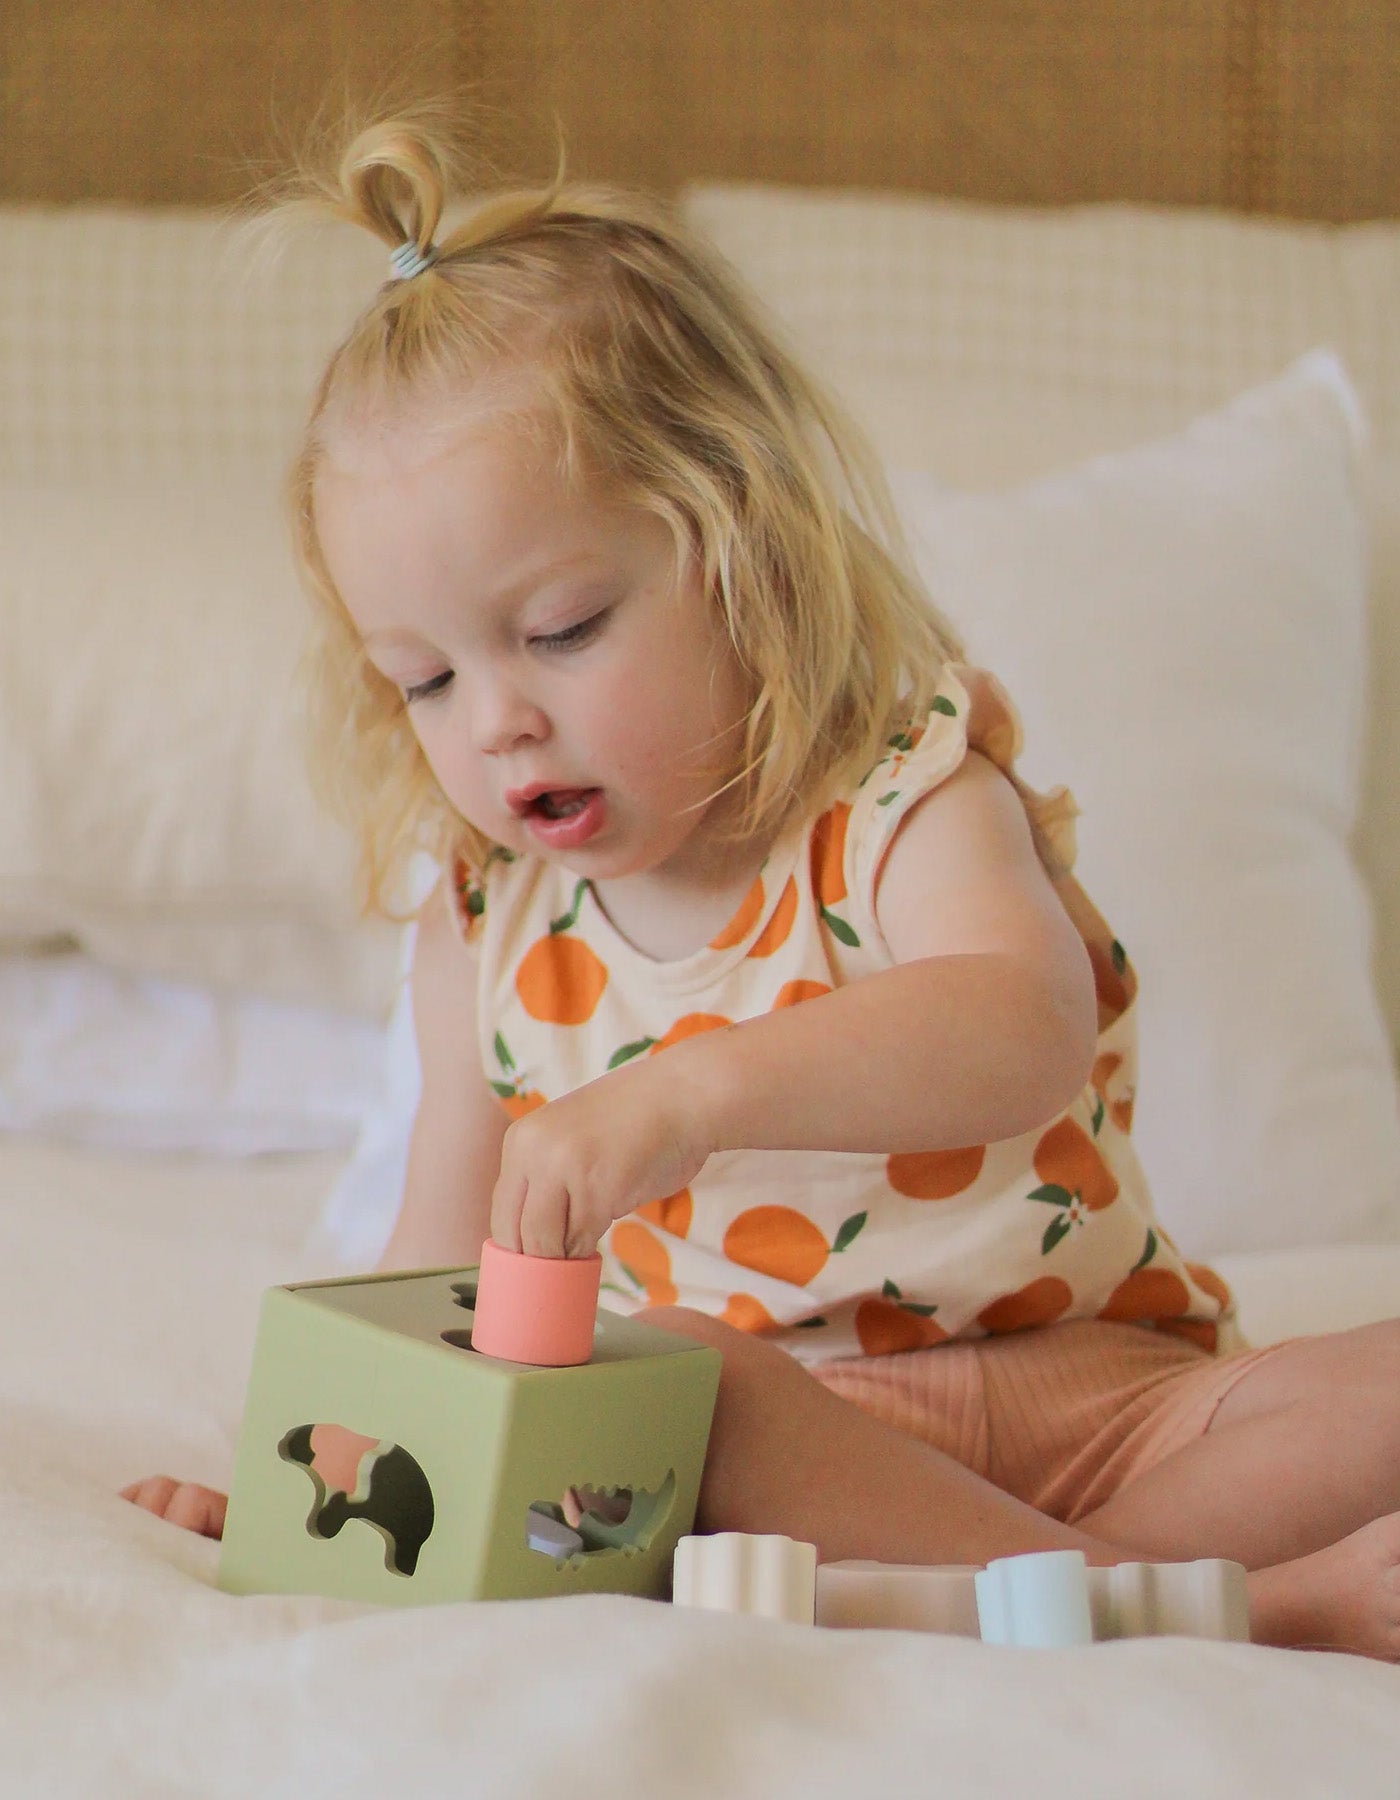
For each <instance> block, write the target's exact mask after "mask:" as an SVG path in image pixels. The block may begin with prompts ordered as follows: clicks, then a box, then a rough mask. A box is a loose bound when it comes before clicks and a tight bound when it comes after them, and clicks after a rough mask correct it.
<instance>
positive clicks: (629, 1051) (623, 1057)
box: [608, 1037, 656, 1069]
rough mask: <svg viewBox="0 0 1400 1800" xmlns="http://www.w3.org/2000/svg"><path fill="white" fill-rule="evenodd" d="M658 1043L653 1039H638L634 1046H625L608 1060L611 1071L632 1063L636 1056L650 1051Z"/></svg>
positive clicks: (615, 1051)
mask: <svg viewBox="0 0 1400 1800" xmlns="http://www.w3.org/2000/svg"><path fill="white" fill-rule="evenodd" d="M655 1042H656V1039H655V1038H653V1037H644V1038H638V1039H637V1041H636V1043H634V1044H624V1045H623V1046H622V1048H621V1049H620V1050H614V1051H613V1053H612V1055H611V1056H610V1057H609V1058H608V1067H609V1068H610V1069H620V1068H621V1067H622V1065H623V1063H625V1062H631V1060H632V1058H633V1057H634V1056H640V1055H641V1054H642V1052H643V1051H644V1050H650V1049H651V1047H652V1045H653V1044H654V1043H655Z"/></svg>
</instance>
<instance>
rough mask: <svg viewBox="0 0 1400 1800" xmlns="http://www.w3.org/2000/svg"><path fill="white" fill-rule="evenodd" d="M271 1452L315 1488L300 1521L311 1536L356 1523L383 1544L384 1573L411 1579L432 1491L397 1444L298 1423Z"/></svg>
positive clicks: (428, 1527)
mask: <svg viewBox="0 0 1400 1800" xmlns="http://www.w3.org/2000/svg"><path fill="white" fill-rule="evenodd" d="M277 1454H278V1455H279V1456H280V1457H281V1458H282V1460H283V1462H290V1463H296V1464H297V1465H298V1466H299V1467H300V1468H303V1469H305V1470H306V1473H307V1475H308V1476H309V1477H310V1479H311V1484H312V1486H313V1487H314V1488H315V1490H316V1496H315V1500H314V1503H313V1505H312V1508H311V1511H310V1513H309V1514H308V1515H307V1520H306V1529H307V1530H308V1531H309V1532H310V1534H311V1536H312V1537H316V1538H333V1537H337V1536H338V1535H339V1534H340V1532H341V1530H342V1529H343V1528H344V1527H345V1526H346V1525H347V1524H348V1523H349V1522H350V1521H351V1520H352V1519H363V1521H364V1522H365V1524H366V1525H368V1526H370V1527H371V1528H372V1529H373V1530H375V1531H377V1532H378V1533H379V1535H380V1537H382V1538H383V1539H384V1546H385V1548H384V1567H385V1568H386V1569H387V1570H388V1571H389V1572H390V1574H391V1575H412V1574H413V1573H414V1571H415V1570H416V1569H417V1567H418V1558H419V1556H420V1554H421V1553H422V1549H423V1546H424V1544H426V1543H427V1541H428V1538H429V1537H430V1536H431V1535H432V1529H433V1520H434V1508H433V1490H432V1488H431V1487H430V1486H429V1484H428V1477H427V1476H426V1475H425V1474H424V1473H423V1470H422V1467H421V1465H420V1464H419V1463H418V1462H417V1460H416V1459H415V1458H414V1457H412V1456H410V1454H409V1453H408V1451H407V1450H405V1449H404V1447H403V1446H402V1444H388V1445H386V1444H384V1443H383V1442H382V1441H381V1440H380V1439H378V1438H367V1437H365V1436H363V1435H362V1434H361V1433H360V1432H357V1431H352V1430H350V1428H349V1427H348V1426H345V1425H298V1426H295V1427H294V1428H293V1429H292V1430H291V1431H289V1432H288V1433H287V1435H286V1436H285V1437H284V1438H283V1439H282V1442H281V1443H280V1444H279V1445H278V1446H277Z"/></svg>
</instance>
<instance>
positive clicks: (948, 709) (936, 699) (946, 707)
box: [929, 694, 958, 719]
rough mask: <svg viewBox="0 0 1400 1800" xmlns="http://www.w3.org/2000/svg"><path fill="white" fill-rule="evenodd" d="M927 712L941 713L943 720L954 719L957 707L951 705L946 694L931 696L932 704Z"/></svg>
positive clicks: (956, 714)
mask: <svg viewBox="0 0 1400 1800" xmlns="http://www.w3.org/2000/svg"><path fill="white" fill-rule="evenodd" d="M929 711H930V712H936V713H942V714H943V716H944V718H947V719H956V718H957V716H958V709H957V707H956V706H954V705H953V702H952V701H951V700H950V699H949V698H948V696H947V695H946V694H935V695H934V696H933V704H932V706H930V707H929Z"/></svg>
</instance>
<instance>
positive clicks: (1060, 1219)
mask: <svg viewBox="0 0 1400 1800" xmlns="http://www.w3.org/2000/svg"><path fill="white" fill-rule="evenodd" d="M1026 1198H1027V1200H1039V1201H1040V1202H1041V1203H1042V1204H1043V1205H1045V1206H1058V1207H1060V1208H1061V1209H1062V1210H1061V1211H1060V1213H1059V1214H1058V1216H1057V1217H1055V1218H1053V1219H1051V1221H1050V1223H1049V1224H1048V1225H1047V1226H1046V1227H1045V1235H1044V1236H1043V1237H1042V1238H1041V1240H1040V1254H1041V1255H1042V1256H1049V1254H1050V1252H1051V1251H1052V1250H1053V1249H1054V1248H1055V1246H1056V1244H1058V1243H1059V1242H1060V1241H1061V1239H1062V1238H1065V1237H1067V1236H1068V1235H1069V1233H1070V1232H1071V1231H1072V1230H1073V1229H1074V1227H1075V1226H1076V1225H1082V1224H1083V1223H1084V1218H1085V1214H1086V1213H1087V1211H1088V1208H1087V1207H1086V1206H1085V1204H1084V1196H1083V1194H1082V1193H1081V1192H1080V1190H1079V1189H1078V1188H1075V1190H1074V1192H1073V1193H1071V1192H1070V1190H1069V1189H1068V1188H1067V1187H1061V1186H1060V1184H1059V1183H1058V1182H1057V1181H1047V1182H1045V1183H1044V1184H1043V1185H1042V1186H1040V1187H1038V1188H1032V1189H1031V1191H1030V1193H1028V1194H1027V1195H1026Z"/></svg>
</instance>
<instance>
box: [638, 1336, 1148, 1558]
mask: <svg viewBox="0 0 1400 1800" xmlns="http://www.w3.org/2000/svg"><path fill="white" fill-rule="evenodd" d="M641 1316H642V1317H644V1318H645V1319H646V1321H647V1323H648V1324H653V1325H661V1326H665V1327H667V1328H669V1329H671V1330H674V1331H679V1332H682V1333H683V1334H684V1335H685V1336H687V1337H693V1338H699V1339H701V1340H702V1341H704V1342H706V1343H710V1344H713V1345H715V1346H716V1348H718V1349H719V1350H721V1351H722V1352H723V1354H724V1376H723V1379H722V1381H721V1383H720V1397H719V1402H718V1404H717V1405H716V1408H715V1418H714V1425H713V1428H712V1430H711V1433H710V1447H709V1451H708V1453H707V1455H706V1458H705V1474H704V1480H703V1483H702V1485H701V1489H700V1507H699V1513H698V1516H697V1520H696V1524H697V1526H698V1528H699V1529H700V1530H701V1531H707V1532H711V1531H753V1532H780V1533H782V1534H783V1535H784V1536H787V1537H793V1538H799V1539H802V1540H803V1541H804V1542H807V1543H812V1544H815V1545H816V1546H817V1555H818V1557H819V1559H820V1560H821V1561H822V1562H836V1561H841V1560H843V1559H845V1558H849V1557H867V1558H871V1559H873V1560H875V1561H878V1562H893V1563H985V1562H989V1561H990V1560H991V1559H992V1558H993V1557H997V1556H1015V1555H1018V1554H1020V1553H1022V1552H1024V1551H1029V1550H1082V1551H1083V1552H1084V1554H1085V1555H1086V1556H1087V1557H1088V1559H1089V1561H1090V1562H1093V1563H1116V1562H1124V1561H1127V1560H1128V1559H1129V1557H1130V1556H1131V1555H1132V1552H1130V1551H1129V1550H1127V1549H1125V1548H1123V1547H1122V1546H1115V1545H1112V1544H1109V1543H1107V1542H1104V1541H1103V1540H1100V1539H1097V1538H1095V1537H1093V1536H1091V1535H1090V1534H1089V1533H1087V1532H1084V1531H1079V1530H1076V1529H1075V1528H1074V1527H1073V1526H1070V1525H1062V1524H1060V1523H1059V1522H1058V1521H1057V1520H1054V1519H1051V1518H1048V1517H1047V1516H1046V1515H1045V1514H1044V1513H1041V1512H1037V1511H1036V1510H1035V1508H1034V1507H1031V1506H1027V1505H1026V1504H1025V1502H1024V1501H1021V1500H1017V1499H1015V1498H1014V1497H1013V1496H1012V1495H1010V1494H1006V1493H1003V1492H1002V1490H1001V1489H1000V1488H997V1487H993V1486H992V1484H991V1483H990V1482H987V1481H983V1480H982V1478H981V1477H980V1476H979V1475H975V1474H973V1472H972V1471H971V1470H970V1469H965V1468H963V1467H962V1465H961V1464H960V1463H957V1462H955V1461H954V1460H953V1459H952V1457H950V1456H945V1455H944V1454H943V1453H942V1452H941V1451H939V1450H935V1449H933V1448H932V1446H930V1445H928V1444H924V1443H920V1442H919V1440H918V1439H917V1438H913V1437H910V1436H908V1435H906V1434H905V1433H904V1432H901V1431H896V1430H895V1429H894V1428H893V1427H892V1426H889V1425H885V1424H883V1423H882V1422H881V1421H880V1420H878V1419H875V1418H872V1417H871V1415H870V1414H869V1413H867V1412H864V1411H863V1410H862V1409H861V1408H860V1407H859V1406H856V1405H854V1404H853V1403H852V1402H851V1401H849V1400H843V1399H841V1398H839V1397H838V1396H837V1395H835V1394H833V1393H830V1392H829V1391H828V1390H827V1389H826V1388H825V1387H823V1386H822V1384H821V1383H820V1382H819V1381H816V1380H814V1379H813V1378H812V1376H811V1375H809V1374H808V1373H807V1371H806V1370H805V1369H804V1368H802V1366H801V1365H800V1364H799V1363H796V1362H794V1361H793V1359H792V1358H791V1357H790V1356H789V1355H788V1354H787V1352H786V1351H784V1350H780V1349H778V1348H777V1346H776V1345H774V1344H770V1343H766V1342H765V1341H764V1340H763V1339H762V1338H758V1337H754V1336H752V1335H751V1334H750V1333H748V1332H745V1331H737V1330H735V1328H734V1327H733V1326H732V1325H725V1324H722V1323H721V1322H720V1321H719V1320H718V1319H711V1318H708V1317H706V1315H705V1314H703V1313H698V1312H692V1311H690V1310H689V1309H687V1308H685V1307H672V1306H665V1307H651V1308H648V1309H647V1311H646V1312H645V1313H643V1314H642V1315H641Z"/></svg>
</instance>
